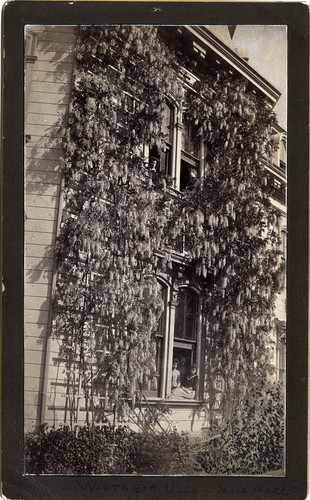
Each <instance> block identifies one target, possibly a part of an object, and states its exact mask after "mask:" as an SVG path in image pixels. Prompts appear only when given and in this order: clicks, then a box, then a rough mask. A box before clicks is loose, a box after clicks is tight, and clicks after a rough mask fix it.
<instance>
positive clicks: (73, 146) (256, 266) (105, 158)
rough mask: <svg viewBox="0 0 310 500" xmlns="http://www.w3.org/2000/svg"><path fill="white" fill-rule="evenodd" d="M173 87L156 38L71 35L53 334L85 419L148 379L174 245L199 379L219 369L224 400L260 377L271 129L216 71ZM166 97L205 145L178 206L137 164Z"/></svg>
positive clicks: (275, 256)
mask: <svg viewBox="0 0 310 500" xmlns="http://www.w3.org/2000/svg"><path fill="white" fill-rule="evenodd" d="M180 73H181V67H180V62H178V60H177V58H176V56H174V54H173V51H172V49H171V47H167V46H166V45H165V44H164V43H163V42H162V41H161V39H160V36H159V34H158V29H157V28H156V27H145V26H144V27H143V26H142V27H141V26H109V27H107V26H106V27H102V26H101V27H94V26H93V27H82V28H80V32H79V38H78V43H77V51H76V71H75V75H74V82H73V90H72V100H71V112H70V114H69V117H68V127H67V129H66V135H65V140H64V146H65V154H64V159H63V173H64V179H65V214H66V217H65V218H64V221H63V223H62V227H61V232H60V236H59V238H58V242H57V255H58V271H59V278H58V284H57V290H56V293H55V298H54V313H55V314H54V334H55V335H56V336H57V337H58V338H60V339H61V356H62V357H63V358H64V359H65V360H66V364H67V371H68V378H69V379H71V382H72V386H73V387H76V386H79V387H80V388H81V389H82V390H83V391H84V394H85V396H86V399H85V400H86V405H88V407H87V409H88V410H89V412H92V411H93V409H94V408H95V407H96V396H97V389H98V387H101V388H102V387H104V396H105V398H106V405H107V406H109V404H110V403H111V401H114V402H116V403H117V402H121V401H122V400H123V399H126V398H128V397H131V398H133V399H134V397H135V394H136V391H137V388H139V387H140V388H141V387H143V384H144V383H145V381H146V380H148V379H149V378H150V377H152V376H156V375H157V374H156V365H155V358H156V356H155V353H156V345H155V334H156V331H157V328H158V322H159V318H160V315H161V313H162V311H163V303H162V298H161V290H160V287H159V285H158V282H157V279H156V272H157V270H158V269H164V270H165V269H167V268H172V266H173V264H172V260H171V248H172V247H173V245H174V243H175V242H176V241H177V238H179V237H180V235H181V234H186V250H187V253H188V257H189V259H190V260H191V261H192V262H193V263H194V264H195V269H196V273H197V276H198V277H199V279H201V280H203V281H204V282H205V286H204V293H203V307H204V310H205V312H206V314H207V317H208V332H209V337H208V342H207V352H208V354H207V357H208V379H209V380H211V379H212V374H213V373H215V372H216V370H217V369H220V370H221V373H222V375H223V377H224V379H225V384H226V389H227V390H228V391H232V390H235V389H236V387H237V385H238V384H239V385H242V386H244V385H245V384H246V383H247V382H248V381H249V380H250V378H253V376H254V375H255V376H256V375H257V374H259V373H260V374H261V373H262V372H263V371H264V370H265V369H266V363H267V358H266V356H267V352H266V348H265V340H266V339H265V336H266V335H267V333H268V331H269V330H270V321H271V316H272V307H273V301H274V298H275V293H276V292H277V290H278V288H279V283H278V280H279V275H280V254H279V249H278V238H277V234H276V232H275V230H274V229H273V228H274V227H276V223H277V218H278V217H279V214H278V213H277V212H276V211H275V209H273V208H272V207H271V205H270V202H269V194H270V192H269V187H268V186H269V184H268V176H267V174H266V170H265V167H264V165H263V164H264V163H268V162H269V161H270V160H271V154H272V151H273V144H272V138H271V127H272V125H273V124H274V123H275V117H274V115H273V113H272V112H271V110H270V109H269V108H268V105H267V103H266V102H265V101H264V100H263V99H262V98H260V97H258V96H256V95H255V94H253V93H252V92H251V91H250V90H249V89H247V85H246V82H244V81H240V79H236V78H233V77H231V76H230V75H228V76H227V74H226V73H225V71H223V70H221V71H212V69H210V73H208V75H207V76H206V77H205V78H204V79H201V80H200V81H199V82H198V83H197V85H196V88H195V92H194V93H192V94H190V97H189V94H185V93H184V90H183V86H182V83H181V81H180V79H179V78H177V74H180ZM167 96H169V97H170V98H173V100H174V102H175V103H176V105H177V106H179V107H180V108H181V107H182V106H184V109H186V113H187V115H188V118H189V119H190V120H192V122H193V128H194V130H195V131H196V134H197V136H199V137H200V136H202V138H203V142H204V144H205V153H206V159H205V177H204V179H203V180H202V182H201V183H200V185H199V186H198V187H196V188H195V189H194V188H193V189H187V190H185V192H184V193H183V195H182V196H171V194H170V187H169V186H170V185H172V183H173V180H172V179H170V178H169V177H168V176H165V175H163V174H162V173H158V172H157V173H156V172H151V170H150V168H149V165H148V157H147V155H146V151H145V146H147V147H149V148H152V147H156V148H157V150H159V151H160V150H162V149H164V148H165V136H164V134H163V132H162V130H163V126H162V120H163V103H164V101H165V99H166V98H167ZM159 250H160V253H159ZM233 380H235V381H236V384H235V386H233V385H234V384H233V382H232V381H233ZM211 389H212V387H211V386H210V387H208V388H207V390H208V391H209V392H210V391H211V392H212V390H211ZM101 396H102V394H101ZM101 399H102V398H101Z"/></svg>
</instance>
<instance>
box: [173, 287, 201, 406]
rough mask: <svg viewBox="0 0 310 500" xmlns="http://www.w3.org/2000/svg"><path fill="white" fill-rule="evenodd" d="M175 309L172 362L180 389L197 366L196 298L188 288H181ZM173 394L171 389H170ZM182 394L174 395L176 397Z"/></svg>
mask: <svg viewBox="0 0 310 500" xmlns="http://www.w3.org/2000/svg"><path fill="white" fill-rule="evenodd" d="M177 300H178V301H177V306H176V309H175V324H174V336H173V362H174V361H175V360H176V361H177V362H178V370H179V372H180V384H181V387H186V385H187V384H186V382H187V378H188V377H189V375H190V370H191V367H192V366H193V365H196V364H197V326H198V296H197V294H196V293H195V292H194V291H193V290H191V289H190V288H181V289H180V290H179V293H178V299H177ZM172 393H173V389H172ZM178 395H179V396H181V398H182V393H181V392H180V391H179V394H178V393H176V396H178Z"/></svg>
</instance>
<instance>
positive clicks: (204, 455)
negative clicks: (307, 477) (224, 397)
mask: <svg viewBox="0 0 310 500" xmlns="http://www.w3.org/2000/svg"><path fill="white" fill-rule="evenodd" d="M207 446H208V447H207V449H206V450H204V451H202V452H200V453H199V454H198V463H199V464H200V466H201V467H202V468H203V469H204V470H205V472H207V473H209V474H263V473H267V472H271V471H275V470H280V469H282V468H283V463H284V410H283V394H282V391H281V387H280V385H279V384H274V385H268V384H265V383H262V384H261V385H260V386H259V387H257V388H256V389H253V390H251V391H250V392H249V394H248V397H247V398H246V400H245V401H244V402H243V403H242V404H241V405H240V404H238V405H237V404H236V405H235V407H234V409H233V411H232V414H231V416H230V417H229V418H227V419H226V424H225V425H224V427H223V430H222V431H221V432H220V433H219V435H218V436H217V437H215V438H214V439H211V440H210V441H209V443H208V445H207Z"/></svg>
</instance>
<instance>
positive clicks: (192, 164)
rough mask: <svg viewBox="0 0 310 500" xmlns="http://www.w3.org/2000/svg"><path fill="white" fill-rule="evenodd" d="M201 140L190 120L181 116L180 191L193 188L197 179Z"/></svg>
mask: <svg viewBox="0 0 310 500" xmlns="http://www.w3.org/2000/svg"><path fill="white" fill-rule="evenodd" d="M200 151H201V140H200V137H198V135H197V131H196V130H195V125H194V124H193V122H192V120H190V118H189V117H187V116H186V114H184V115H183V130H182V142H181V169H180V190H181V191H183V189H186V188H188V187H192V186H195V185H196V184H197V181H198V178H199V167H200Z"/></svg>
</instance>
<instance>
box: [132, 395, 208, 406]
mask: <svg viewBox="0 0 310 500" xmlns="http://www.w3.org/2000/svg"><path fill="white" fill-rule="evenodd" d="M156 403H163V404H165V405H169V406H173V407H182V406H184V407H186V408H188V407H192V406H193V407H196V406H201V405H202V404H203V400H202V399H169V398H157V397H149V398H146V402H145V401H141V405H142V406H147V405H151V406H152V405H155V404H156Z"/></svg>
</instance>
